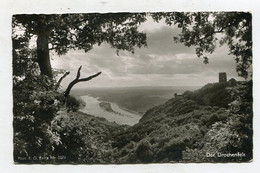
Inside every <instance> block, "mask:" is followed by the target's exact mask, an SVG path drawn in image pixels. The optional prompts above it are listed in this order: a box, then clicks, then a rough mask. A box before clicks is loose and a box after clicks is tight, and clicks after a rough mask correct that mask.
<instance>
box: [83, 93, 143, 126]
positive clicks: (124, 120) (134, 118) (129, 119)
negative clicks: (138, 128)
mask: <svg viewBox="0 0 260 173" xmlns="http://www.w3.org/2000/svg"><path fill="white" fill-rule="evenodd" d="M80 97H81V99H82V100H83V101H84V102H85V103H86V106H85V107H83V108H81V109H80V110H79V111H81V112H83V113H86V114H90V115H93V116H96V117H103V118H105V119H106V120H108V121H109V122H115V123H117V124H121V125H123V124H126V125H130V126H133V125H134V124H137V123H138V122H139V120H140V119H141V116H140V115H137V114H134V113H131V112H128V111H125V110H123V109H121V108H120V107H119V106H118V105H117V104H115V103H111V102H109V103H110V105H111V108H112V109H113V110H114V111H115V112H118V113H120V114H116V113H112V112H107V111H105V110H103V109H102V108H101V107H100V106H99V103H100V102H101V101H99V100H98V98H95V97H91V96H88V95H85V96H80ZM106 102H107V101H106Z"/></svg>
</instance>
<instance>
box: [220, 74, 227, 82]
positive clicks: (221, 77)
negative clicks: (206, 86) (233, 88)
mask: <svg viewBox="0 0 260 173" xmlns="http://www.w3.org/2000/svg"><path fill="white" fill-rule="evenodd" d="M225 82H227V74H226V72H221V73H219V83H225Z"/></svg>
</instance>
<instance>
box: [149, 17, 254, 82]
mask: <svg viewBox="0 0 260 173" xmlns="http://www.w3.org/2000/svg"><path fill="white" fill-rule="evenodd" d="M151 16H152V17H153V18H154V20H155V21H160V20H162V19H164V20H165V23H166V24H168V25H175V26H177V27H178V28H181V33H180V34H179V36H178V37H174V40H175V41H176V42H180V43H183V44H184V45H185V46H188V47H190V46H194V47H195V52H196V54H197V56H198V57H203V58H204V63H206V64H207V63H208V62H209V61H208V56H207V54H212V53H213V52H214V50H215V48H216V47H217V46H218V45H223V44H227V45H228V47H229V53H230V54H231V55H234V56H235V57H234V58H235V61H236V63H237V68H236V70H237V72H238V74H239V75H240V76H242V77H244V78H248V77H250V78H251V77H252V71H251V70H252V69H251V67H252V15H251V13H245V12H181V13H179V12H169V13H152V14H151Z"/></svg>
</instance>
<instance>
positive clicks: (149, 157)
mask: <svg viewBox="0 0 260 173" xmlns="http://www.w3.org/2000/svg"><path fill="white" fill-rule="evenodd" d="M250 91H251V83H250V82H249V83H246V82H244V83H243V82H242V83H241V82H239V83H237V84H235V85H234V86H230V84H229V83H226V84H219V83H215V84H208V85H206V86H204V87H202V88H201V89H199V90H197V91H194V92H186V93H185V94H184V96H183V97H176V98H172V99H170V100H169V101H167V102H166V103H165V104H162V105H160V106H157V107H154V108H152V109H150V110H148V111H147V112H146V113H145V114H144V116H143V117H142V119H141V120H140V122H139V123H138V124H136V125H135V126H133V127H130V128H128V129H127V130H126V131H124V132H122V133H120V134H117V135H116V136H115V140H114V141H115V142H114V143H113V147H116V148H118V149H119V150H118V151H119V152H118V153H117V157H118V162H121V163H141V162H146V163H149V162H172V161H173V162H211V161H218V162H232V161H248V160H250V159H252V111H249V110H252V96H251V95H250ZM237 92H238V93H239V95H238V94H237ZM222 93H225V94H222ZM248 94H249V95H248ZM214 95H215V96H214ZM198 98H199V100H198ZM191 99H192V100H191ZM216 100H217V101H216ZM227 100H229V102H228V101H227ZM238 100H240V101H238ZM241 100H243V101H242V102H241ZM231 102H233V103H236V105H233V106H232V105H231V104H228V103H231ZM244 105H247V108H245V106H244ZM234 107H235V108H236V109H233V108H234ZM238 152H239V153H243V156H241V157H231V156H230V157H224V156H223V155H222V156H221V155H220V157H218V156H217V154H228V153H230V154H236V153H238ZM208 153H211V154H215V156H213V157H208V155H207V154H208Z"/></svg>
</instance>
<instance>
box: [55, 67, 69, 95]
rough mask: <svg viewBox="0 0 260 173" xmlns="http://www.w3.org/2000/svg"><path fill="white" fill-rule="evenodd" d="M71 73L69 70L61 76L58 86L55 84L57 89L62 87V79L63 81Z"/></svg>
mask: <svg viewBox="0 0 260 173" xmlns="http://www.w3.org/2000/svg"><path fill="white" fill-rule="evenodd" d="M69 74H70V72H69V71H67V72H66V73H65V74H64V75H63V76H61V78H60V79H59V80H58V82H57V84H56V86H55V89H56V90H57V89H58V88H59V87H60V83H61V81H62V80H63V79H64V78H65V77H66V76H68V75H69Z"/></svg>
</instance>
